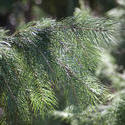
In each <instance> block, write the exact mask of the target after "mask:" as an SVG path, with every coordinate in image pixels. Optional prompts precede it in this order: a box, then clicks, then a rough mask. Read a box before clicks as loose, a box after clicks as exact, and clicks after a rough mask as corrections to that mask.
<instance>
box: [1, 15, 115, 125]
mask: <svg viewBox="0 0 125 125" xmlns="http://www.w3.org/2000/svg"><path fill="white" fill-rule="evenodd" d="M115 31H116V30H115V29H114V24H113V22H112V21H111V20H108V21H107V20H106V19H102V18H101V19H100V18H93V17H89V16H88V15H84V14H76V15H75V16H74V17H69V18H66V19H64V20H62V21H59V22H56V21H55V20H51V19H42V20H40V21H33V22H31V23H29V24H27V25H25V26H24V27H22V28H21V29H20V30H19V31H17V32H15V34H13V35H12V36H7V35H6V31H4V30H3V29H1V30H0V107H1V108H2V109H3V110H4V114H3V115H2V117H1V118H0V119H1V124H8V125H11V124H12V125H16V124H18V125H19V124H22V122H24V123H23V124H26V125H27V124H33V120H34V119H37V118H38V119H39V118H40V117H44V116H46V115H47V114H48V112H51V111H53V110H62V109H64V108H65V107H67V106H76V107H77V110H75V111H74V112H76V113H77V112H79V111H84V110H85V109H86V108H87V107H88V106H89V107H91V108H92V107H93V106H95V105H96V104H98V103H100V102H103V101H104V100H105V99H106V94H107V91H106V89H105V87H104V86H102V85H101V84H100V82H99V80H98V79H97V78H96V77H95V75H94V74H95V70H96V66H97V64H98V61H99V56H100V54H101V52H102V49H103V47H109V45H111V44H112V43H114V42H115V38H114V35H115ZM62 98H63V100H61V99H62ZM61 103H62V104H63V105H64V106H63V105H62V104H61ZM78 109H80V110H78Z"/></svg>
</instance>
